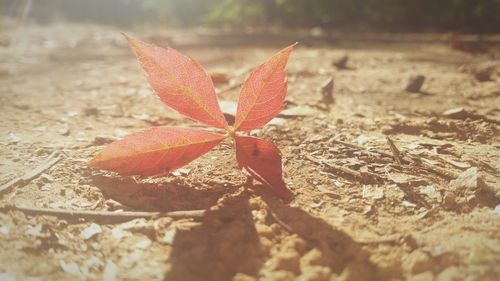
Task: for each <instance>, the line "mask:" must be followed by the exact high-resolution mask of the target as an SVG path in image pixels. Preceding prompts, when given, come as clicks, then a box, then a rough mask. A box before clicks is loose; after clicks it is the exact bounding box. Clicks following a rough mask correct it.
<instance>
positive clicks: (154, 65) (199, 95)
mask: <svg viewBox="0 0 500 281" xmlns="http://www.w3.org/2000/svg"><path fill="white" fill-rule="evenodd" d="M125 37H126V38H127V40H128V42H129V45H130V47H131V48H132V50H134V53H135V55H136V56H137V59H138V60H139V62H140V64H141V66H142V68H143V69H144V71H145V72H146V75H147V78H148V81H149V84H150V85H151V87H153V89H154V90H155V92H156V94H157V95H158V96H159V97H160V100H161V101H163V102H164V103H166V104H168V105H169V106H170V107H172V108H173V109H175V110H177V111H179V112H180V113H182V114H184V115H186V116H188V117H190V118H193V119H195V120H198V121H200V122H203V123H205V124H207V125H210V126H213V127H215V128H220V129H227V123H226V119H224V115H223V114H222V112H221V110H220V107H219V103H218V102H217V96H216V95H215V89H214V85H213V83H212V79H210V76H209V75H208V74H207V73H206V72H205V70H204V69H203V67H202V66H201V65H200V64H199V63H198V62H197V61H195V60H193V59H191V58H189V57H186V56H184V55H183V54H181V53H179V52H178V51H176V50H174V49H172V48H167V49H163V48H160V47H158V46H155V45H150V44H146V43H144V42H141V41H139V40H136V39H134V38H132V37H129V36H125Z"/></svg>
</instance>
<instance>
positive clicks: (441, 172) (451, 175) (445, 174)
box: [330, 139, 458, 179]
mask: <svg viewBox="0 0 500 281" xmlns="http://www.w3.org/2000/svg"><path fill="white" fill-rule="evenodd" d="M330 141H331V142H333V143H337V144H341V145H344V146H346V147H350V148H356V149H359V150H362V151H366V152H368V153H376V154H379V155H382V156H386V157H390V158H393V157H394V154H391V153H388V152H385V151H383V150H379V149H370V150H368V149H367V148H365V147H362V146H359V145H355V144H352V143H348V142H344V141H340V140H335V139H332V140H330ZM400 157H401V160H402V162H403V163H411V164H413V165H415V166H422V167H423V168H424V169H425V170H427V171H428V172H431V173H434V174H436V175H438V176H440V177H442V178H445V179H455V178H457V177H458V174H457V173H455V172H453V171H451V170H448V169H444V168H441V167H437V166H435V165H431V164H429V163H426V162H424V161H422V160H426V159H425V158H421V157H416V156H412V157H408V156H405V155H400Z"/></svg>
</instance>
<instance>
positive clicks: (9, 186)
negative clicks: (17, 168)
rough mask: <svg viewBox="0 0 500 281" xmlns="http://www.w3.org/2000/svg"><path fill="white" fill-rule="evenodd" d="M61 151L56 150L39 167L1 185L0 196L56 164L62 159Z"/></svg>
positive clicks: (26, 182)
mask: <svg viewBox="0 0 500 281" xmlns="http://www.w3.org/2000/svg"><path fill="white" fill-rule="evenodd" d="M59 154H60V153H59V151H54V152H53V153H52V154H50V156H49V157H48V158H47V160H45V161H44V162H43V163H42V164H40V165H39V166H38V167H36V168H35V169H33V170H31V171H29V172H27V173H25V174H24V175H22V176H21V177H18V178H15V179H13V180H11V181H9V182H7V183H6V184H4V185H2V186H0V196H1V195H3V194H4V193H6V192H9V191H10V190H11V189H12V188H14V187H16V186H24V185H26V184H28V183H29V182H30V181H32V180H33V179H35V178H36V177H38V176H39V175H41V174H42V173H43V172H45V171H46V170H48V169H50V168H51V167H52V166H54V165H55V164H56V163H57V162H59V160H61V157H60V156H59Z"/></svg>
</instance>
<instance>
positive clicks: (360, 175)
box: [305, 155, 386, 183]
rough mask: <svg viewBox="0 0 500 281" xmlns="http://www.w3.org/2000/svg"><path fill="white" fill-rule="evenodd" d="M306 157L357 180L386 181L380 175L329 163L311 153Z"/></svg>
mask: <svg viewBox="0 0 500 281" xmlns="http://www.w3.org/2000/svg"><path fill="white" fill-rule="evenodd" d="M305 157H306V158H307V159H308V160H309V161H311V162H314V163H316V164H319V165H325V166H327V167H328V168H329V169H331V170H334V171H335V172H337V173H341V174H344V175H348V176H351V177H352V178H355V179H357V180H359V181H361V182H370V183H373V182H384V181H386V179H384V178H382V177H380V176H379V175H376V174H373V173H369V172H359V171H355V170H353V169H350V168H347V167H343V166H340V165H336V164H333V163H328V162H325V161H321V160H319V159H316V158H314V157H312V156H310V155H305Z"/></svg>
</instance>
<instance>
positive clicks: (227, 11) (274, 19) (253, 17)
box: [0, 0, 500, 33]
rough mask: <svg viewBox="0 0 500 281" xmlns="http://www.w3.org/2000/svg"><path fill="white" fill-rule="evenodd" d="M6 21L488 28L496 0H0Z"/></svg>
mask: <svg viewBox="0 0 500 281" xmlns="http://www.w3.org/2000/svg"><path fill="white" fill-rule="evenodd" d="M0 14H1V15H2V18H3V19H4V20H3V21H2V25H3V26H4V27H5V25H6V21H9V20H11V21H12V20H13V21H19V20H20V19H22V18H24V19H29V21H31V22H36V23H40V24H47V23H53V22H58V21H68V22H79V23H89V22H90V23H95V24H105V25H114V26H120V27H141V26H147V25H150V24H153V25H157V24H162V25H165V26H169V27H192V26H199V25H206V26H214V27H239V28H245V27H250V26H253V27H259V26H265V27H268V26H269V25H273V26H278V27H286V28H300V27H321V28H326V29H336V30H352V31H366V30H369V31H374V30H377V31H397V32H436V31H441V32H443V31H445V32H450V31H451V32H460V33H492V32H498V31H499V28H500V0H440V1H434V0H309V1H304V0H146V1H139V0H105V1H102V0H86V1H81V0H43V1H41V0H17V1H15V0H0Z"/></svg>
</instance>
